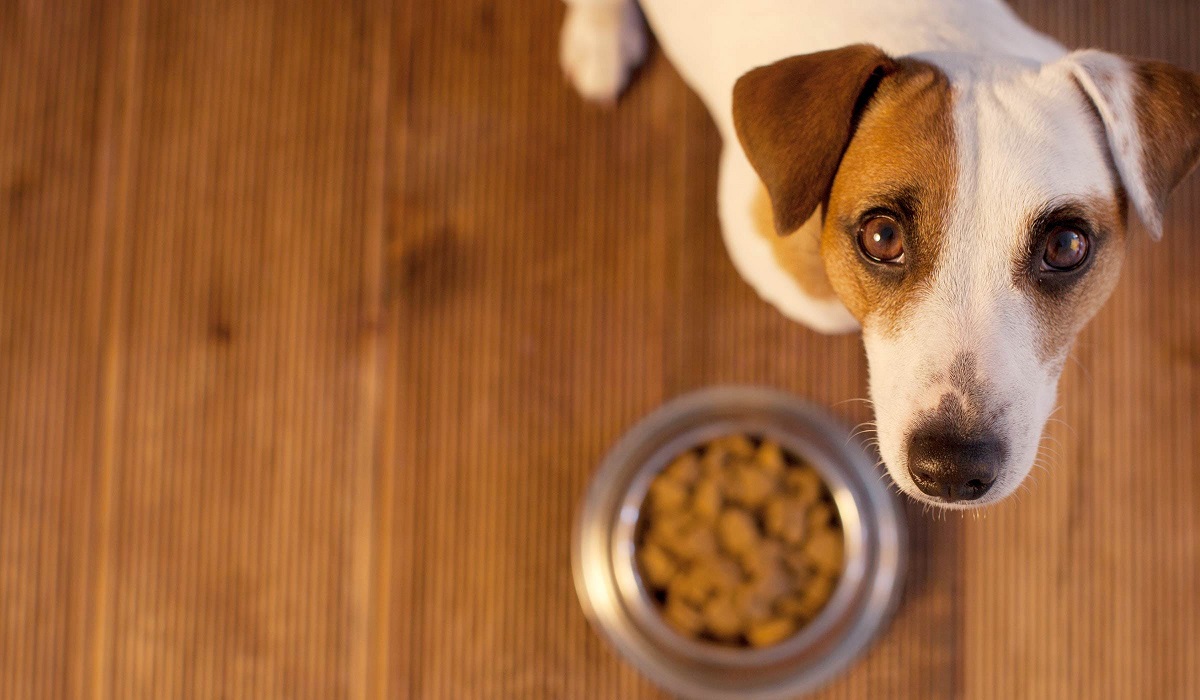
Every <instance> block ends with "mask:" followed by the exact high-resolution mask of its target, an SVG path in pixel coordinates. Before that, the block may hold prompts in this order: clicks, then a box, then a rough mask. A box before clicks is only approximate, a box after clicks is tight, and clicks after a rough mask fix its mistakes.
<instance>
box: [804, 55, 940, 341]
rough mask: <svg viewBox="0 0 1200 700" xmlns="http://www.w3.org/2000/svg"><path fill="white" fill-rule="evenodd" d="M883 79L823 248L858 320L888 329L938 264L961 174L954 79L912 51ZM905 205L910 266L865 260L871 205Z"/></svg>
mask: <svg viewBox="0 0 1200 700" xmlns="http://www.w3.org/2000/svg"><path fill="white" fill-rule="evenodd" d="M897 65H898V70H897V71H896V72H895V73H893V74H892V75H889V76H888V77H887V78H885V79H884V80H882V81H881V82H880V84H879V87H878V89H877V90H876V91H875V94H874V97H873V99H872V100H871V102H870V103H869V104H868V105H867V107H866V109H865V110H864V112H863V114H862V117H861V119H860V121H859V124H858V129H857V131H856V132H855V136H854V140H853V141H851V142H850V146H849V147H848V148H847V149H846V153H845V155H844V156H843V158H842V163H841V167H840V169H839V170H838V173H837V177H836V178H835V180H834V182H833V188H832V190H831V191H830V195H829V203H828V210H827V213H826V219H825V227H824V231H823V233H822V244H821V255H822V257H823V258H824V260H825V267H826V272H827V274H828V276H829V280H830V283H831V285H832V286H833V288H834V290H836V292H837V294H838V296H839V297H840V298H841V300H842V302H843V303H844V304H845V305H846V307H847V308H848V309H849V310H850V313H852V314H853V315H854V316H855V317H856V318H857V319H858V320H859V321H860V322H864V321H865V319H866V318H867V317H869V316H877V317H878V318H879V321H878V326H877V327H878V328H880V329H881V330H883V331H884V332H887V333H890V332H893V331H895V330H896V328H898V327H899V325H900V324H901V322H902V319H903V310H904V309H905V308H906V307H907V308H912V307H913V306H915V304H912V303H911V302H912V300H913V298H914V297H915V296H918V295H920V294H922V293H923V292H924V290H925V289H926V288H927V284H928V280H929V277H930V275H931V274H932V273H933V270H934V269H935V267H936V264H937V259H938V256H939V254H940V249H941V245H942V238H943V235H944V232H945V229H946V225H947V221H948V219H949V216H950V207H951V203H952V202H953V200H954V196H955V189H956V182H957V176H958V173H957V171H958V160H957V157H956V153H955V141H954V122H953V113H952V108H953V104H952V103H953V96H952V93H951V87H950V81H949V79H948V78H947V77H946V75H945V74H944V73H942V72H941V71H940V70H939V69H937V68H936V67H934V66H932V65H930V64H928V63H924V62H922V61H917V60H913V59H902V60H900V61H898V62H897ZM879 208H882V209H887V210H888V211H890V212H892V213H893V214H895V215H898V216H899V217H900V218H899V219H898V221H899V223H900V224H901V226H902V229H903V236H904V257H905V264H904V265H903V266H888V265H881V264H878V263H873V262H870V261H868V260H867V259H866V258H864V256H863V255H862V254H861V253H860V251H859V247H858V229H859V227H860V225H861V223H862V219H863V217H864V216H865V215H866V214H867V213H868V212H869V211H871V210H873V209H879Z"/></svg>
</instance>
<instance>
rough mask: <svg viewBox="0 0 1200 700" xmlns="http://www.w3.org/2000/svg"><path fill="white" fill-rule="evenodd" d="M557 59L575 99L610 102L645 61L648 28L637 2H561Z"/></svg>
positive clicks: (601, 0)
mask: <svg viewBox="0 0 1200 700" xmlns="http://www.w3.org/2000/svg"><path fill="white" fill-rule="evenodd" d="M565 1H566V4H567V16H566V20H565V21H564V22H563V28H562V40H561V44H560V46H559V60H560V62H561V63H562V68H563V71H564V72H565V73H566V74H567V77H568V78H569V79H570V80H571V83H572V84H574V85H575V89H576V90H578V91H579V94H581V95H583V96H584V97H585V98H587V99H589V100H593V101H596V102H605V103H612V102H615V101H616V99H617V95H619V94H620V93H621V90H622V89H624V87H625V85H626V83H627V82H628V81H629V76H630V74H631V73H632V72H633V70H634V69H635V68H637V67H638V65H639V64H641V62H642V60H643V59H644V58H645V57H646V42H647V38H646V23H645V21H644V20H643V19H642V14H641V12H640V11H639V10H638V7H637V2H635V0H565Z"/></svg>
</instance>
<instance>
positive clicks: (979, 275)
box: [733, 45, 1200, 507]
mask: <svg viewBox="0 0 1200 700" xmlns="http://www.w3.org/2000/svg"><path fill="white" fill-rule="evenodd" d="M733 109H734V123H735V125H736V127H737V131H738V136H739V139H740V141H741V143H742V146H743V148H744V149H745V151H746V154H747V156H748V158H749V160H750V162H751V164H752V165H753V166H754V168H755V170H756V171H757V172H758V174H759V176H760V177H761V179H762V181H763V183H764V185H765V186H766V188H767V191H768V193H769V195H770V198H771V205H772V209H773V212H774V217H775V223H776V229H777V230H778V231H779V232H780V233H781V235H788V234H789V233H790V232H794V231H796V230H797V229H800V228H801V226H802V224H804V223H805V221H807V220H808V219H809V218H810V217H812V216H814V215H819V216H821V217H823V218H822V226H821V232H822V233H821V241H820V250H821V256H822V258H823V260H824V262H825V270H826V273H827V275H828V277H829V282H830V283H831V285H832V287H833V289H834V290H835V291H836V292H837V294H838V296H839V297H840V298H841V300H842V302H843V303H844V304H845V305H846V307H847V308H848V309H849V310H850V312H851V313H852V314H853V315H854V316H855V317H856V318H857V319H858V320H859V322H860V323H861V324H862V327H863V340H864V343H865V345H866V349H867V358H868V363H869V365H870V386H871V395H872V398H873V400H874V404H875V413H876V426H877V430H878V439H879V449H880V452H881V453H882V456H883V459H884V461H885V463H886V464H887V467H888V470H889V472H890V473H891V476H892V478H893V479H894V480H895V482H896V483H897V484H898V485H899V486H900V488H901V489H903V490H904V491H905V492H907V493H908V494H910V495H912V496H913V497H915V498H917V499H919V500H923V501H926V502H931V503H936V504H938V505H943V506H947V507H968V506H974V505H980V504H983V503H988V502H994V501H997V500H999V499H1001V498H1003V497H1004V496H1006V495H1008V494H1010V493H1012V492H1013V491H1015V490H1016V488H1017V487H1018V486H1019V485H1020V483H1021V481H1022V480H1023V479H1024V478H1025V476H1026V474H1027V473H1028V472H1029V470H1030V469H1031V467H1032V465H1033V463H1034V461H1035V459H1036V456H1037V451H1038V444H1039V441H1040V439H1041V434H1042V430H1043V427H1044V425H1045V423H1046V420H1047V418H1048V417H1049V415H1050V413H1051V410H1052V408H1053V406H1054V403H1055V393H1056V386H1057V383H1058V378H1059V375H1060V373H1061V371H1062V367H1063V363H1064V361H1065V359H1066V357H1067V353H1068V351H1069V350H1070V346H1071V344H1072V342H1073V340H1074V338H1075V336H1076V334H1077V333H1078V332H1079V330H1080V329H1081V328H1082V327H1083V325H1084V324H1085V323H1086V322H1087V321H1088V320H1089V319H1090V318H1091V317H1092V316H1093V315H1094V314H1095V313H1096V311H1097V310H1098V309H1099V308H1100V306H1101V305H1102V304H1103V302H1104V301H1105V299H1106V298H1107V297H1108V295H1109V293H1110V292H1111V291H1112V289H1113V287H1114V286H1115V285H1116V282H1117V277H1118V273H1119V271H1120V269H1121V264H1122V260H1123V258H1124V254H1125V248H1126V212H1127V209H1128V208H1130V207H1131V208H1132V209H1133V210H1134V211H1136V212H1137V214H1138V216H1139V217H1140V218H1141V220H1142V221H1143V222H1144V224H1145V225H1146V228H1148V229H1149V230H1150V232H1151V234H1152V235H1153V236H1155V237H1156V238H1157V237H1158V236H1159V235H1160V227H1161V219H1162V209H1163V206H1164V203H1165V200H1166V198H1167V196H1168V194H1169V193H1170V191H1171V190H1172V189H1173V188H1174V187H1175V185H1176V184H1177V183H1178V182H1179V181H1180V180H1181V179H1182V178H1183V177H1184V176H1185V175H1186V174H1187V173H1188V172H1189V171H1190V170H1191V168H1192V167H1193V165H1194V164H1195V162H1196V159H1197V156H1198V155H1200V77H1198V76H1196V75H1193V74H1192V73H1189V72H1187V71H1183V70H1180V69H1178V68H1175V67H1173V66H1170V65H1167V64H1163V63H1156V62H1146V61H1133V60H1129V59H1126V58H1122V57H1119V56H1116V55H1113V54H1107V53H1103V52H1098V51H1085V52H1076V53H1073V54H1069V55H1067V56H1066V57H1064V58H1063V59H1061V60H1059V61H1057V62H1055V63H1051V64H1046V65H1033V64H1018V63H1005V64H1001V63H997V62H996V61H994V60H991V59H989V60H970V59H966V58H962V57H956V56H950V55H943V56H939V55H930V56H925V57H910V58H904V59H892V58H889V57H888V56H887V55H885V54H884V53H883V52H881V51H880V50H879V49H877V48H875V47H872V46H866V45H859V46H849V47H846V48H843V49H838V50H835V51H826V52H822V53H817V54H810V55H807V56H798V57H794V58H789V59H786V60H783V61H780V62H778V63H775V64H772V65H769V66H765V67H762V68H758V69H756V70H753V71H751V72H750V73H747V74H746V75H745V76H743V77H742V78H741V80H739V81H738V83H737V85H736V87H735V88H734V107H733ZM799 235H803V234H799Z"/></svg>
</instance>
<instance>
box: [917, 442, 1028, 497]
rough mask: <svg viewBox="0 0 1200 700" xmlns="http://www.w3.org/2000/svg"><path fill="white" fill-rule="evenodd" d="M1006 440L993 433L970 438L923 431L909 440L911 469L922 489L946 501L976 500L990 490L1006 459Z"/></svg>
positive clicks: (918, 485) (918, 486)
mask: <svg viewBox="0 0 1200 700" xmlns="http://www.w3.org/2000/svg"><path fill="white" fill-rule="evenodd" d="M1004 455H1005V449H1004V443H1003V442H1002V441H1001V440H999V439H998V438H995V437H993V436H990V435H988V436H980V437H972V438H966V437H963V436H961V435H957V434H955V433H954V432H949V431H923V432H918V433H915V434H914V435H913V436H912V437H911V438H909V441H908V471H909V474H911V475H912V479H913V481H914V482H915V483H916V484H917V488H919V489H921V491H923V492H925V493H927V494H929V495H930V496H934V497H937V498H940V499H942V500H944V501H948V502H954V501H974V500H976V499H977V498H980V497H982V496H983V494H985V493H987V491H988V489H990V488H991V487H992V484H993V483H995V482H996V476H997V475H998V474H999V473H1000V467H1001V465H1002V464H1003V462H1004Z"/></svg>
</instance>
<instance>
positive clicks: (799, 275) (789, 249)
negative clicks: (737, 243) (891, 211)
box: [750, 188, 837, 300]
mask: <svg viewBox="0 0 1200 700" xmlns="http://www.w3.org/2000/svg"><path fill="white" fill-rule="evenodd" d="M750 206H751V212H750V215H751V217H752V218H753V219H754V228H755V230H757V231H758V234H759V235H760V236H762V237H763V239H764V240H766V241H767V242H768V243H770V244H771V250H772V252H774V254H775V260H776V261H777V262H778V263H779V265H780V267H782V268H783V269H784V271H785V272H787V273H788V275H789V276H790V277H791V278H792V279H794V280H796V284H798V285H800V288H801V289H803V290H804V293H805V294H807V295H808V296H810V297H812V298H813V299H822V300H826V299H834V298H836V296H837V295H836V294H834V291H833V287H832V286H830V284H829V276H828V275H826V274H825V261H824V260H821V238H820V232H819V229H818V230H817V231H813V232H812V233H811V234H810V233H808V232H800V231H786V232H783V233H780V232H777V231H776V230H775V219H774V217H773V215H772V211H771V198H770V197H769V196H768V195H767V190H766V188H760V189H759V191H758V195H757V196H755V197H754V202H753V204H751V205H750ZM801 228H803V227H801Z"/></svg>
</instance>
